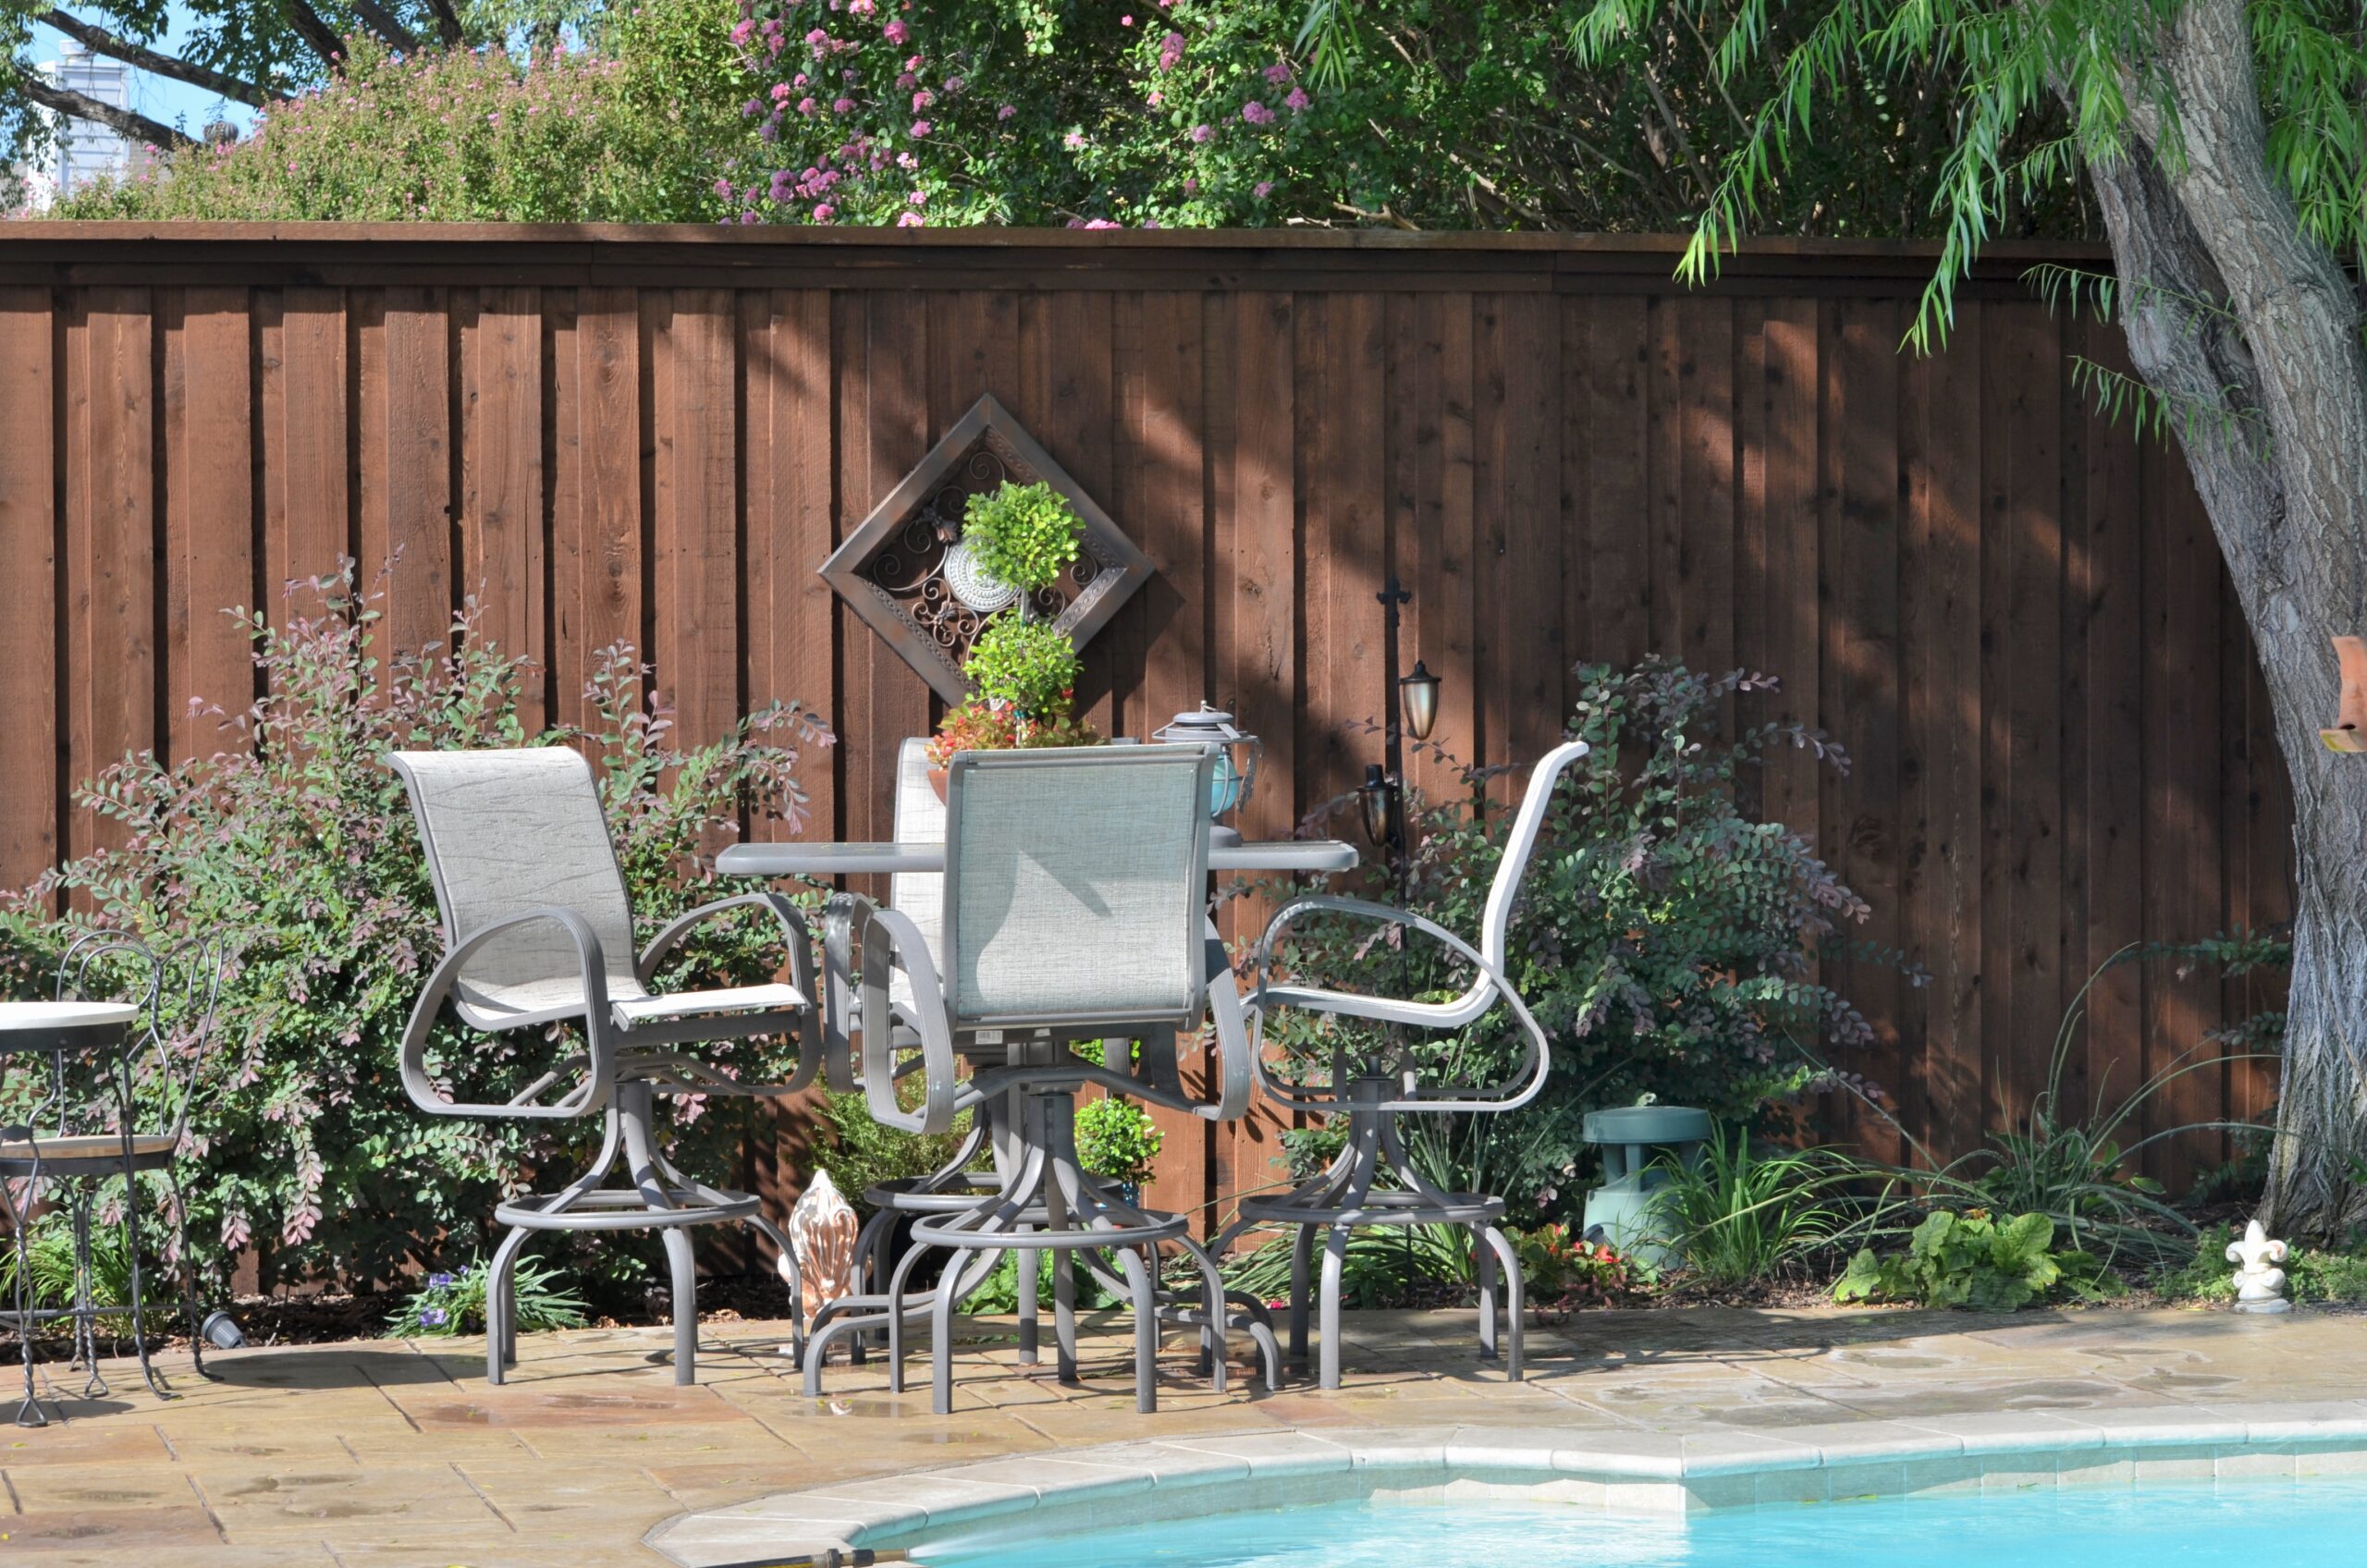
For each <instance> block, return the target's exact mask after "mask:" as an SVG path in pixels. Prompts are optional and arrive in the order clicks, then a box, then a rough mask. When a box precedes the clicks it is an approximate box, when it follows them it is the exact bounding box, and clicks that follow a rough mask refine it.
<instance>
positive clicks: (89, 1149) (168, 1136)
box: [0, 1133, 178, 1165]
mask: <svg viewBox="0 0 2367 1568" xmlns="http://www.w3.org/2000/svg"><path fill="white" fill-rule="evenodd" d="M177 1142H178V1140H177V1139H176V1138H175V1137H174V1136H173V1134H172V1133H133V1134H132V1135H131V1158H134V1159H153V1158H156V1157H158V1156H160V1155H169V1154H171V1153H172V1152H173V1147H174V1145H175V1144H176V1143H177ZM36 1158H38V1159H39V1160H40V1161H41V1162H42V1163H43V1165H54V1164H64V1163H66V1162H67V1161H69V1160H73V1161H84V1160H116V1161H118V1162H119V1161H120V1160H121V1159H122V1158H123V1134H122V1133H74V1134H72V1135H71V1136H69V1137H62V1138H32V1139H26V1138H8V1139H5V1140H0V1160H13V1161H17V1162H18V1163H21V1164H31V1162H32V1161H33V1160H34V1159H36Z"/></svg>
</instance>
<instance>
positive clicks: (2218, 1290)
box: [2147, 1225, 2367, 1302]
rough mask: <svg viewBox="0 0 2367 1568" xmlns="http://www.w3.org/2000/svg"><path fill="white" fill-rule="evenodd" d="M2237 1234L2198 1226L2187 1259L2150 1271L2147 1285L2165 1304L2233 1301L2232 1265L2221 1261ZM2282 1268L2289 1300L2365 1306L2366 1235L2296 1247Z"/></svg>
mask: <svg viewBox="0 0 2367 1568" xmlns="http://www.w3.org/2000/svg"><path fill="white" fill-rule="evenodd" d="M2237 1234H2238V1232H2237V1230H2236V1227H2234V1226H2233V1225H2211V1226H2206V1227H2204V1229H2203V1230H2202V1231H2201V1232H2199V1233H2198V1234H2197V1235H2196V1237H2195V1250H2194V1256H2192V1257H2190V1258H2188V1259H2186V1260H2185V1261H2183V1262H2180V1263H2176V1264H2170V1265H2165V1267H2163V1268H2158V1269H2156V1270H2155V1271H2154V1272H2153V1274H2152V1278H2151V1279H2150V1280H2147V1283H2148V1284H2150V1285H2151V1286H2152V1288H2153V1291H2154V1292H2155V1293H2156V1294H2158V1295H2160V1296H2162V1297H2163V1298H2164V1299H2165V1300H2168V1301H2194V1302H2226V1301H2233V1300H2235V1299H2236V1266H2235V1265H2234V1264H2232V1263H2230V1262H2228V1261H2227V1246H2228V1243H2231V1242H2233V1241H2235V1240H2236V1237H2237ZM2282 1267H2283V1268H2284V1269H2285V1293H2286V1295H2287V1297H2289V1298H2290V1299H2291V1300H2294V1301H2297V1302H2367V1231H2352V1232H2351V1233H2350V1235H2349V1238H2348V1239H2347V1240H2346V1241H2345V1243H2343V1244H2342V1245H2341V1246H2338V1247H2305V1246H2296V1247H2294V1248H2292V1249H2291V1252H2290V1253H2289V1254H2288V1255H2287V1257H2286V1259H2285V1262H2284V1264H2283V1265H2282Z"/></svg>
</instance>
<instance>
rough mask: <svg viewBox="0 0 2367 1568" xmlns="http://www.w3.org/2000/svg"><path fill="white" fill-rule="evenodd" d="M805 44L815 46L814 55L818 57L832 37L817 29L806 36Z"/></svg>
mask: <svg viewBox="0 0 2367 1568" xmlns="http://www.w3.org/2000/svg"><path fill="white" fill-rule="evenodd" d="M805 42H806V43H811V44H812V45H814V53H816V55H818V54H820V53H821V52H822V50H823V47H824V46H825V45H826V44H828V43H829V42H830V35H829V34H828V33H827V32H824V31H822V30H821V29H820V28H818V27H817V28H816V29H815V30H814V31H811V32H809V33H807V34H806V35H805Z"/></svg>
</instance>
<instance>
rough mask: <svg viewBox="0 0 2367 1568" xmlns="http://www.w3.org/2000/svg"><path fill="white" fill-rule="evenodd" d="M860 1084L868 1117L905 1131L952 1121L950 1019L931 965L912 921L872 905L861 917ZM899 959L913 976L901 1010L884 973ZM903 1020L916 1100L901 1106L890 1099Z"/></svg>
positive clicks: (938, 1128)
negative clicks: (916, 1078)
mask: <svg viewBox="0 0 2367 1568" xmlns="http://www.w3.org/2000/svg"><path fill="white" fill-rule="evenodd" d="M859 939H860V942H861V949H862V952H863V1012H862V1023H863V1089H864V1096H865V1099H866V1100H867V1101H868V1103H869V1106H870V1109H871V1119H872V1120H873V1121H877V1122H878V1123H879V1124H880V1125H881V1126H882V1127H893V1128H895V1129H897V1130H898V1131H900V1132H905V1133H943V1132H946V1131H948V1130H949V1129H950V1128H951V1127H952V1125H953V1115H954V1110H955V1105H954V1092H955V1088H956V1084H955V1077H954V1075H955V1072H957V1071H958V1064H957V1063H956V1062H955V1060H954V1057H953V1027H952V1022H951V1020H950V1019H949V1018H948V1017H947V1016H946V1011H945V1002H944V993H943V990H942V988H941V987H940V986H938V979H937V962H936V960H934V959H933V958H931V957H930V956H929V950H928V941H927V939H926V937H923V936H922V935H921V932H920V927H919V926H917V925H914V924H913V923H912V921H911V919H910V918H908V917H907V916H905V915H902V914H900V913H897V912H896V911H894V910H892V909H880V908H878V907H877V906H876V905H875V906H872V907H871V908H869V909H866V910H865V912H864V914H863V923H862V930H861V936H860V938H859ZM899 964H901V965H902V967H903V969H904V972H905V973H906V974H910V975H911V976H912V980H913V1006H912V1008H911V1009H910V1011H908V1012H907V1013H905V1014H902V1015H900V1014H899V1013H898V1012H897V1011H896V1007H895V1004H894V1002H893V1001H891V1000H890V999H889V988H888V982H889V975H890V974H892V973H894V971H895V969H896V967H897V966H898V965H899ZM900 1017H901V1019H902V1020H903V1021H906V1022H909V1023H910V1024H911V1026H912V1028H913V1030H914V1033H915V1034H916V1035H918V1036H919V1042H920V1047H921V1104H920V1109H917V1110H906V1109H904V1107H903V1105H902V1104H901V1102H900V1101H899V1100H898V1099H897V1098H896V1060H895V1047H896V1026H897V1023H899V1021H900Z"/></svg>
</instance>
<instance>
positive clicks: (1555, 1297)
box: [1512, 1225, 1660, 1307]
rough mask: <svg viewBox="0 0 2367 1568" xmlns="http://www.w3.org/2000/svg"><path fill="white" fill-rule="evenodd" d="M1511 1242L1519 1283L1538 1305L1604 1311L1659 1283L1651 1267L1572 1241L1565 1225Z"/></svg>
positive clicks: (1543, 1227)
mask: <svg viewBox="0 0 2367 1568" xmlns="http://www.w3.org/2000/svg"><path fill="white" fill-rule="evenodd" d="M1512 1243H1513V1250H1514V1251H1515V1253H1516V1254H1518V1255H1519V1257H1520V1267H1521V1276H1522V1284H1523V1286H1524V1287H1525V1288H1526V1290H1527V1296H1528V1299H1529V1300H1530V1301H1531V1302H1534V1303H1535V1304H1537V1305H1539V1306H1552V1307H1568V1306H1571V1305H1576V1304H1579V1303H1586V1304H1590V1305H1596V1306H1608V1305H1613V1304H1615V1303H1618V1302H1621V1301H1625V1300H1626V1299H1627V1298H1628V1297H1630V1296H1634V1295H1639V1294H1641V1293H1642V1292H1645V1291H1648V1290H1650V1288H1651V1287H1652V1286H1653V1285H1655V1284H1657V1283H1659V1280H1660V1276H1659V1273H1658V1271H1657V1270H1655V1269H1654V1268H1652V1267H1651V1266H1650V1264H1648V1263H1645V1262H1642V1261H1641V1260H1639V1259H1637V1258H1633V1257H1629V1256H1625V1254H1622V1253H1620V1252H1618V1251H1616V1250H1614V1249H1613V1248H1611V1247H1607V1246H1604V1245H1603V1244H1602V1243H1600V1242H1589V1241H1585V1240H1583V1239H1581V1238H1579V1237H1576V1236H1574V1235H1572V1234H1571V1232H1570V1228H1569V1227H1568V1226H1566V1225H1540V1226H1539V1227H1538V1228H1537V1229H1535V1230H1533V1231H1514V1232H1513V1234H1512Z"/></svg>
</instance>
